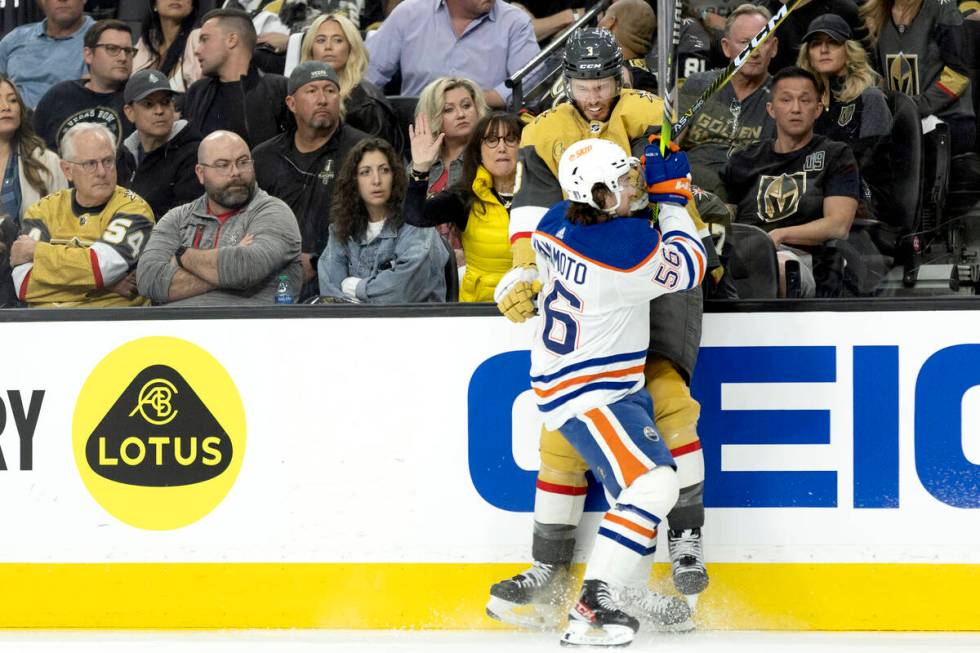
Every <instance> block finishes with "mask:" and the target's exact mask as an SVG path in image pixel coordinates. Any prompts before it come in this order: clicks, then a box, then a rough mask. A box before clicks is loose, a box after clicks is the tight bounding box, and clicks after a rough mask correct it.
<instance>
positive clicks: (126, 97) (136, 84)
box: [123, 68, 177, 104]
mask: <svg viewBox="0 0 980 653" xmlns="http://www.w3.org/2000/svg"><path fill="white" fill-rule="evenodd" d="M157 91H169V92H170V93H171V94H173V95H176V94H177V91H175V90H174V89H173V88H172V87H171V86H170V80H169V79H167V76H166V75H164V74H163V73H161V72H160V71H159V70H150V69H149V68H147V69H146V70H141V71H139V72H137V73H134V74H133V76H132V77H130V78H129V81H128V82H126V88H125V89H124V90H123V103H125V104H132V103H133V102H138V101H139V100H142V99H143V98H145V97H146V96H147V95H151V94H153V93H156V92H157Z"/></svg>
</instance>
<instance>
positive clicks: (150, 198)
mask: <svg viewBox="0 0 980 653" xmlns="http://www.w3.org/2000/svg"><path fill="white" fill-rule="evenodd" d="M200 142H201V133H200V132H199V131H197V128H196V127H195V126H194V125H192V124H190V123H188V122H187V121H186V120H178V121H177V122H175V123H174V127H173V130H172V131H171V132H170V140H168V141H167V142H166V143H165V144H164V145H161V146H160V147H158V148H157V149H155V150H153V151H152V152H150V153H149V154H147V155H146V156H144V157H143V160H142V161H140V163H139V165H137V164H136V154H137V151H138V149H137V148H138V147H139V134H138V133H133V135H131V136H130V137H129V138H127V139H126V140H125V141H124V142H123V144H122V145H120V146H119V150H118V152H116V171H117V173H118V182H117V183H118V184H119V185H120V186H122V187H123V188H128V189H130V190H132V191H133V192H134V193H136V194H137V195H139V196H140V197H142V198H143V199H145V200H146V201H147V203H148V204H149V205H150V208H152V209H153V215H154V216H156V219H157V220H159V219H160V218H162V217H163V216H164V214H166V212H167V211H169V210H170V209H172V208H174V207H175V206H180V205H181V204H187V203H188V202H192V201H194V200H196V199H197V198H198V197H200V196H201V195H203V194H204V188H203V187H202V186H201V184H200V182H199V181H198V180H197V174H195V172H194V165H195V164H196V163H197V146H198V144H200Z"/></svg>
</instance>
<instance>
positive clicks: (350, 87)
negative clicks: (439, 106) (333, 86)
mask: <svg viewBox="0 0 980 653" xmlns="http://www.w3.org/2000/svg"><path fill="white" fill-rule="evenodd" d="M299 59H300V62H303V61H309V60H310V59H314V60H316V61H322V62H324V63H326V64H328V65H329V66H330V67H331V68H333V69H334V71H335V72H336V73H337V77H338V78H339V79H340V100H341V103H342V106H343V112H344V116H343V117H344V122H346V123H347V124H348V125H350V126H351V127H354V128H356V129H360V130H361V131H362V132H366V133H368V134H371V135H372V136H380V137H381V138H384V139H385V140H387V141H388V142H389V143H391V144H392V145H393V146H394V147H395V150H401V148H402V140H403V139H402V135H401V134H402V132H401V129H400V128H399V126H398V117H397V116H396V115H395V112H394V110H393V109H392V108H391V105H390V104H388V101H387V100H386V99H385V96H384V93H383V92H382V91H381V89H379V88H378V87H377V86H375V85H374V84H372V83H371V82H369V81H367V80H366V79H364V71H365V70H367V65H368V53H367V48H365V47H364V40H363V39H362V38H361V34H360V32H358V31H357V27H355V26H354V23H353V22H351V20H350V18H348V17H347V16H345V15H343V14H327V15H323V16H320V17H319V18H317V19H316V20H314V21H313V24H312V25H310V29H308V30H307V32H306V35H305V36H304V37H303V43H302V45H301V46H300V55H299Z"/></svg>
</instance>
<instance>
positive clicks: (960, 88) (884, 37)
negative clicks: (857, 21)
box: [860, 0, 977, 155]
mask: <svg viewBox="0 0 980 653" xmlns="http://www.w3.org/2000/svg"><path fill="white" fill-rule="evenodd" d="M860 13H861V16H863V17H864V20H865V22H866V23H867V25H868V31H869V32H870V33H871V39H872V42H873V43H874V50H875V54H876V55H877V57H878V69H879V70H880V71H881V73H882V74H883V75H884V77H885V84H886V86H887V87H888V88H889V89H891V90H893V91H898V92H900V93H905V94H906V95H908V96H910V97H911V98H912V99H913V100H915V103H916V105H917V106H918V108H919V116H920V117H921V118H928V117H929V116H934V117H935V118H938V119H940V120H942V121H943V122H945V123H946V124H948V125H949V133H950V141H951V145H952V149H953V154H954V155H955V154H961V153H963V152H969V151H970V150H972V149H973V146H974V143H975V141H976V137H977V126H976V116H975V114H974V112H973V104H972V101H973V97H972V92H971V89H970V76H969V75H970V73H969V70H968V69H967V66H966V63H965V56H964V53H965V52H966V49H965V48H966V45H967V44H966V41H965V39H966V38H967V35H966V30H965V29H964V28H963V16H962V15H961V14H960V12H959V11H957V9H956V4H955V3H953V2H945V1H942V2H941V1H940V0H868V1H867V2H866V3H865V4H864V5H863V6H862V7H861V10H860Z"/></svg>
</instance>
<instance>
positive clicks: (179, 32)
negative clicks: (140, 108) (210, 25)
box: [133, 0, 201, 93]
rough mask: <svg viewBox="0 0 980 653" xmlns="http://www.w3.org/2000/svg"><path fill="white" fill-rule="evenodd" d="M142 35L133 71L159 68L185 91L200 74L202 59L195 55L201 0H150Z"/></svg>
mask: <svg viewBox="0 0 980 653" xmlns="http://www.w3.org/2000/svg"><path fill="white" fill-rule="evenodd" d="M149 5H150V11H148V12H147V14H146V17H145V18H144V19H143V25H142V28H141V31H140V39H139V42H137V44H136V56H135V57H133V72H134V73H135V72H138V71H140V70H144V69H146V68H152V69H153V70H159V71H160V72H162V73H163V74H164V75H166V76H167V77H168V78H169V79H170V85H171V86H172V87H173V89H174V90H175V91H178V92H181V93H183V92H184V91H186V90H187V88H188V87H190V85H191V84H193V83H194V82H196V81H197V80H199V79H200V78H201V63H200V62H199V61H198V60H197V57H195V56H194V48H196V47H197V44H198V40H199V38H200V33H201V30H200V29H195V28H196V27H197V21H198V18H199V16H198V6H199V5H198V0H149Z"/></svg>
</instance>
